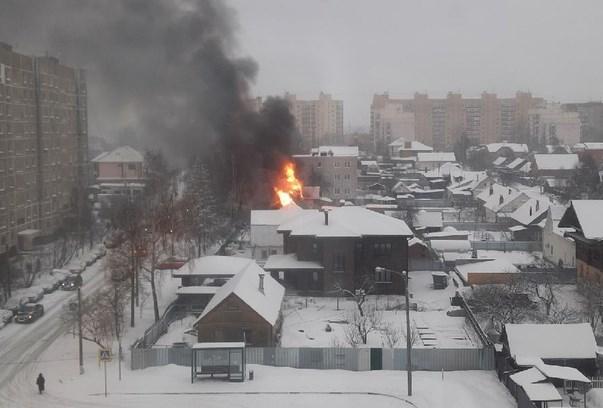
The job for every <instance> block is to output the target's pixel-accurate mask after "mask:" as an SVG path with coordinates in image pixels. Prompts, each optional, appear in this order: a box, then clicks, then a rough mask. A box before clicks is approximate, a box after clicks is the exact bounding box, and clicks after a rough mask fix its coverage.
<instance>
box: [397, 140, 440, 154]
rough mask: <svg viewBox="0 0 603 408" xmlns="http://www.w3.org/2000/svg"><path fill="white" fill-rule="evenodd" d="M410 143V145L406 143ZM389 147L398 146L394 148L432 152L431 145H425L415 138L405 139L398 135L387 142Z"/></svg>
mask: <svg viewBox="0 0 603 408" xmlns="http://www.w3.org/2000/svg"><path fill="white" fill-rule="evenodd" d="M408 143H410V145H408ZM389 146H390V147H398V149H396V150H414V151H421V152H433V147H430V146H427V145H426V144H423V143H421V142H417V141H416V140H409V141H407V140H406V139H404V138H403V137H400V138H398V139H396V140H394V141H393V142H391V143H390V144H389Z"/></svg>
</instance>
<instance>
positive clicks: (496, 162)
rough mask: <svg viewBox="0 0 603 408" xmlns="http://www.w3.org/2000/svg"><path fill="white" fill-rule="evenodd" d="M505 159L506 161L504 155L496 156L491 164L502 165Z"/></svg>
mask: <svg viewBox="0 0 603 408" xmlns="http://www.w3.org/2000/svg"><path fill="white" fill-rule="evenodd" d="M506 161H507V158H506V157H504V156H499V157H497V158H496V159H494V161H493V162H492V164H493V165H495V166H502V164H503V163H504V162H506Z"/></svg>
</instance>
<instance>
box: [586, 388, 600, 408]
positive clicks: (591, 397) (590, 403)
mask: <svg viewBox="0 0 603 408" xmlns="http://www.w3.org/2000/svg"><path fill="white" fill-rule="evenodd" d="M586 406H587V407H589V408H603V388H594V389H592V390H590V391H589V392H588V393H587V394H586Z"/></svg>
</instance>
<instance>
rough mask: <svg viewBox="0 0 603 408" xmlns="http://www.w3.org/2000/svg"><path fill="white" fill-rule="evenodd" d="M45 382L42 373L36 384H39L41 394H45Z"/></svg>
mask: <svg viewBox="0 0 603 408" xmlns="http://www.w3.org/2000/svg"><path fill="white" fill-rule="evenodd" d="M45 382H46V380H45V379H44V376H43V375H42V373H40V375H38V379H37V380H36V384H38V391H40V394H42V393H43V392H44V383H45Z"/></svg>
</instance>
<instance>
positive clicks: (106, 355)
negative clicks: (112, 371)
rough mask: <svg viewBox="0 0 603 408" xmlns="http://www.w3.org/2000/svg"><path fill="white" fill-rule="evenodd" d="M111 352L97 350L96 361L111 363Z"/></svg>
mask: <svg viewBox="0 0 603 408" xmlns="http://www.w3.org/2000/svg"><path fill="white" fill-rule="evenodd" d="M111 358H112V356H111V350H102V349H101V350H99V351H98V359H99V360H100V361H111Z"/></svg>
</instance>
